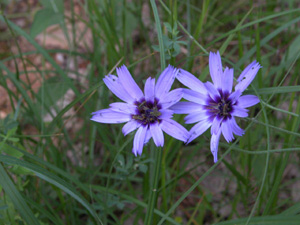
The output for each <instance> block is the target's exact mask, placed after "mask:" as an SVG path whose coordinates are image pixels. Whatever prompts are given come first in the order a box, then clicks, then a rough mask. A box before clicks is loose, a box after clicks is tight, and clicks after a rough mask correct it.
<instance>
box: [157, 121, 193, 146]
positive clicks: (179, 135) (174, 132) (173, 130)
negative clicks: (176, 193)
mask: <svg viewBox="0 0 300 225" xmlns="http://www.w3.org/2000/svg"><path fill="white" fill-rule="evenodd" d="M161 129H162V130H163V131H164V132H166V133H167V134H168V135H170V136H172V137H173V138H176V139H178V140H180V141H184V142H186V141H187V139H188V137H189V132H188V131H187V130H186V129H185V128H184V127H183V126H181V125H180V124H179V123H177V122H176V121H174V120H171V119H167V120H163V121H162V122H161Z"/></svg>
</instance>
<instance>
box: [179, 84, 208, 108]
mask: <svg viewBox="0 0 300 225" xmlns="http://www.w3.org/2000/svg"><path fill="white" fill-rule="evenodd" d="M183 98H185V99H186V100H188V101H191V102H195V103H198V104H201V105H205V104H206V100H207V97H206V95H204V94H201V93H199V92H197V91H193V90H190V89H185V88H183Z"/></svg>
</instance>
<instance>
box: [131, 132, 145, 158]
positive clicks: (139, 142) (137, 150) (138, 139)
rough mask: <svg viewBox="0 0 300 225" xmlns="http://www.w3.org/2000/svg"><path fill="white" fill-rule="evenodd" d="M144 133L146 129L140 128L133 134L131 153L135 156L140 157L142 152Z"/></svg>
mask: <svg viewBox="0 0 300 225" xmlns="http://www.w3.org/2000/svg"><path fill="white" fill-rule="evenodd" d="M146 131H147V128H146V127H143V126H140V127H139V129H138V130H137V132H136V133H135V136H134V140H133V149H132V152H133V154H134V155H135V156H137V155H138V154H139V155H141V154H142V152H143V147H144V141H145V137H146Z"/></svg>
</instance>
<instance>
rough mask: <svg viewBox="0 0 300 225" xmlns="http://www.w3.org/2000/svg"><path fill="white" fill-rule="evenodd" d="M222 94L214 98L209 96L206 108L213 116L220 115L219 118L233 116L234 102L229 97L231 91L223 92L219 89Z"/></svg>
mask: <svg viewBox="0 0 300 225" xmlns="http://www.w3.org/2000/svg"><path fill="white" fill-rule="evenodd" d="M219 93H220V96H217V97H215V98H214V99H212V98H209V100H208V102H207V106H206V109H207V110H208V112H209V113H210V114H211V115H212V116H218V117H219V118H224V119H227V117H229V118H230V117H231V112H232V109H233V108H232V102H231V99H230V98H229V93H226V92H225V93H223V92H222V91H221V90H219Z"/></svg>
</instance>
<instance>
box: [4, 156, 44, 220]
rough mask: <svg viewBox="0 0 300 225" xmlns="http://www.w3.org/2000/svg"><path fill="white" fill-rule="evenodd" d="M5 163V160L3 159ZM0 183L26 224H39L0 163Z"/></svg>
mask: <svg viewBox="0 0 300 225" xmlns="http://www.w3.org/2000/svg"><path fill="white" fill-rule="evenodd" d="M4 163H5V160H4ZM0 185H1V186H2V188H3V189H4V191H5V193H6V194H7V195H8V196H9V198H10V199H11V201H12V202H13V204H14V206H15V208H16V209H17V210H18V211H19V213H20V214H21V216H22V218H23V219H24V220H25V221H26V223H27V224H30V225H31V224H32V225H39V224H40V223H39V221H38V220H37V218H36V217H35V216H34V214H33V212H32V211H31V209H30V208H29V207H28V205H27V204H26V202H25V200H24V199H23V197H22V195H21V194H20V192H19V191H18V190H17V188H16V186H15V185H14V183H13V182H12V181H11V179H10V178H9V176H8V174H7V172H6V171H5V169H4V168H3V166H2V164H0Z"/></svg>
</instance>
